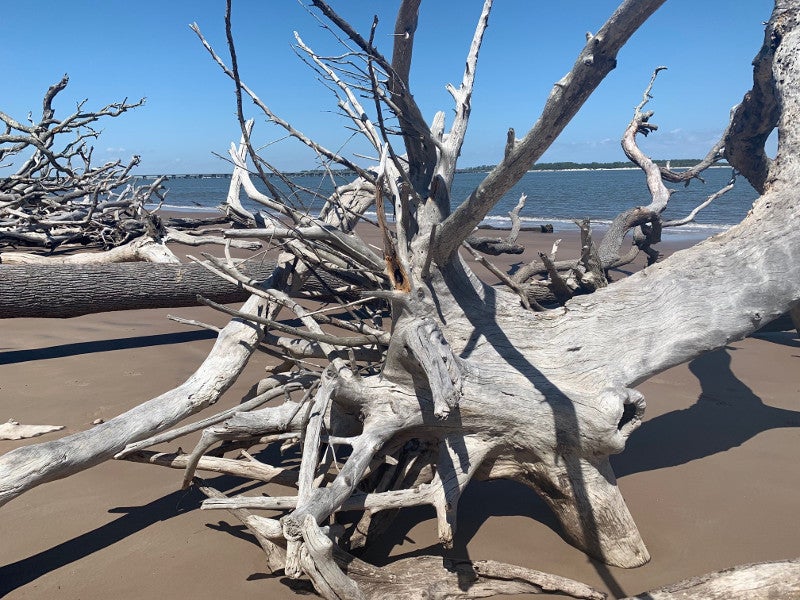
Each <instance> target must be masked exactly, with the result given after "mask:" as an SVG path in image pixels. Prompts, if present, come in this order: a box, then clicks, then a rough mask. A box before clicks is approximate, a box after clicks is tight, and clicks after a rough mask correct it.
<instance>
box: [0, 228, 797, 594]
mask: <svg viewBox="0 0 800 600" xmlns="http://www.w3.org/2000/svg"><path fill="white" fill-rule="evenodd" d="M486 233H487V234H490V232H486ZM556 237H563V238H564V242H563V243H562V245H561V248H560V250H559V255H560V257H568V256H571V255H574V254H575V253H576V252H577V250H576V249H577V236H575V235H574V234H569V235H562V234H560V233H559V234H556V235H553V234H539V233H532V232H524V233H523V234H522V237H521V241H522V243H524V244H525V245H526V252H525V254H524V255H523V256H522V257H521V258H520V257H504V258H503V259H502V260H501V259H498V261H497V262H498V264H511V263H514V262H516V261H525V262H527V261H529V260H532V259H533V258H534V257H535V256H536V252H537V251H538V250H545V251H549V249H550V246H551V245H552V242H553V240H554V239H555V238H556ZM683 243H685V241H684V242H681V243H678V244H675V243H671V244H670V243H667V244H666V245H662V250H664V249H665V247H666V250H668V251H672V250H674V249H676V247H678V246H680V245H681V244H683ZM192 252H194V253H196V252H197V250H196V249H194V250H192ZM477 270H478V269H476V271H477ZM487 281H490V282H492V283H494V280H493V279H491V278H490V277H488V276H487ZM170 313H172V314H177V315H181V316H184V317H187V318H193V319H198V320H201V321H206V322H212V323H216V324H218V325H223V324H224V323H225V322H226V319H225V317H224V316H223V315H221V314H219V313H216V312H214V311H212V310H211V309H208V308H205V307H198V308H178V309H152V310H134V311H125V312H116V313H113V312H112V313H102V314H95V315H86V316H83V317H76V318H72V319H65V320H51V319H12V320H6V321H3V322H2V332H3V333H2V336H0V420H3V421H5V420H7V419H9V418H12V417H13V418H14V419H16V420H17V421H20V422H23V423H30V424H59V425H65V426H66V429H65V430H64V431H62V432H58V433H55V434H50V435H47V436H44V437H40V438H36V439H32V440H25V441H18V442H13V441H0V453H4V452H7V451H9V450H11V449H13V448H15V447H17V446H20V445H26V444H32V443H37V442H40V441H46V440H50V439H56V438H57V437H59V436H61V435H67V434H70V433H74V432H77V431H80V430H83V429H86V428H89V427H91V423H92V421H94V420H95V419H109V418H111V417H113V416H115V415H117V414H119V413H121V412H123V411H125V410H126V409H128V408H131V407H133V406H135V405H136V404H138V403H141V402H143V401H145V400H148V399H150V398H152V397H154V396H157V395H158V394H160V393H162V392H164V391H166V390H168V389H170V388H172V387H174V386H176V385H178V384H180V383H181V382H183V381H184V380H185V379H186V378H187V377H188V376H189V375H190V374H191V373H192V372H193V371H194V369H196V368H197V366H198V365H199V364H200V362H201V361H202V359H203V358H204V357H205V356H206V354H207V352H208V350H209V349H210V348H211V345H212V343H213V337H212V335H211V334H209V333H207V332H204V331H197V330H195V329H192V328H188V327H186V326H183V325H179V324H178V323H175V322H173V321H169V320H167V319H166V315H167V314H170ZM654 343H658V342H657V339H655V340H654ZM267 360H268V358H265V357H263V356H262V355H256V356H255V357H254V358H253V359H252V360H251V362H250V364H249V365H248V367H247V369H246V371H245V372H244V374H243V375H242V376H241V377H240V378H239V382H238V383H237V384H236V385H235V386H234V387H233V388H232V389H231V390H229V391H228V392H227V393H226V394H225V396H224V398H223V399H222V400H221V402H220V404H218V405H217V408H219V407H227V406H233V405H235V404H236V403H238V401H239V400H240V398H241V397H242V396H244V395H245V394H247V393H248V391H249V389H250V386H252V385H253V384H254V383H256V382H257V381H258V380H259V379H260V378H261V377H262V376H263V373H264V365H265V364H266V362H265V361H267ZM799 360H800V342H799V341H798V338H797V336H796V335H795V334H794V332H784V333H769V334H759V335H757V336H756V337H751V338H748V339H746V340H743V341H741V342H736V343H733V344H731V345H730V346H729V347H728V348H725V349H722V350H717V351H715V352H712V353H709V354H707V355H705V356H702V357H700V358H698V359H695V360H694V361H692V362H690V363H689V364H686V365H681V366H679V367H675V368H673V369H670V370H669V371H666V372H664V373H661V374H659V375H658V376H656V377H654V378H652V379H651V380H649V381H647V382H645V383H644V384H642V385H641V386H640V389H641V391H642V392H643V393H644V394H645V396H646V398H647V404H648V408H647V414H646V419H645V423H644V424H643V425H642V426H641V427H640V428H639V430H638V431H636V432H635V433H634V434H633V436H632V437H631V439H630V441H629V444H628V448H627V449H626V451H625V452H624V453H623V454H621V455H619V456H617V457H614V461H613V462H614V467H615V470H616V473H617V475H618V477H619V486H620V488H621V490H622V492H623V494H624V496H625V499H626V500H627V503H628V506H629V508H630V510H631V513H632V514H633V516H634V519H635V520H636V522H637V524H638V526H639V529H640V531H641V533H642V535H643V537H644V540H645V542H646V544H647V546H648V548H649V550H650V553H651V555H652V560H651V562H650V563H649V564H648V565H646V566H644V567H641V568H638V569H631V570H624V569H617V568H613V567H606V566H603V565H601V564H599V563H596V562H594V561H592V560H590V559H588V558H587V557H586V556H585V555H584V554H582V553H581V552H579V551H578V550H575V549H574V548H572V547H571V546H569V545H568V544H567V543H566V542H564V541H563V539H561V537H560V536H559V533H558V528H557V525H556V523H555V520H554V518H553V517H552V515H551V514H550V513H549V511H548V509H547V508H546V506H545V505H544V504H543V503H542V502H541V501H540V500H539V499H538V497H537V496H536V495H535V494H534V493H533V492H531V491H529V490H527V489H525V488H523V487H521V486H519V485H516V484H512V483H509V482H491V483H475V484H472V485H471V486H470V487H469V489H468V491H467V493H466V494H465V496H464V497H463V499H462V500H461V503H460V520H459V529H458V533H457V537H456V542H455V548H454V549H453V550H452V552H451V554H452V555H454V556H469V557H470V558H472V559H484V558H491V559H494V560H498V561H506V562H511V563H515V564H519V565H523V566H527V567H531V568H535V569H539V570H542V571H548V572H552V573H556V574H559V575H563V576H567V577H572V578H575V579H578V580H581V581H583V582H585V583H588V584H590V585H593V586H595V587H597V588H598V589H601V590H603V591H606V592H609V593H610V595H611V597H614V596H622V595H629V594H636V593H640V592H643V591H645V590H647V589H651V588H654V587H659V586H662V585H665V584H667V583H671V582H675V581H677V580H680V579H684V578H687V577H691V576H695V575H700V574H702V573H705V572H708V571H713V570H717V569H721V568H725V567H729V566H732V565H735V564H741V563H749V562H756V561H765V560H773V559H779V558H789V557H796V556H800V535H799V534H800V526H798V521H797V506H798V492H800V468H798V461H797V458H796V454H797V452H796V450H797V448H798V447H800V412H798V410H799V409H800V407H799V406H798V391H800V380H798V376H797V373H798V364H799V363H798V361H799ZM193 441H194V438H192V439H189V440H185V441H182V442H181V443H182V444H183V446H184V448H188V447H190V446H191V444H192V443H193ZM172 448H173V449H174V448H175V445H173V446H172ZM180 478H181V473H180V472H179V471H174V470H170V469H165V468H161V467H155V466H150V465H141V464H133V463H128V462H115V461H111V462H108V463H104V464H102V465H100V466H98V467H95V468H93V469H90V470H88V471H84V472H82V473H80V474H77V475H74V476H72V477H70V478H67V479H64V480H60V481H56V482H52V483H49V484H45V485H42V486H39V487H38V488H35V489H33V490H31V491H29V492H27V493H26V494H24V495H22V496H21V497H19V498H17V499H16V500H13V501H12V502H10V503H9V504H7V505H6V506H4V507H2V508H0V540H2V542H0V596H3V595H6V597H7V598H10V599H22V598H30V599H44V598H65V599H72V598H81V599H83V600H93V599H98V600H99V599H106V598H116V599H118V600H133V599H140V598H147V597H153V598H155V597H162V598H190V597H191V598H195V599H197V600H205V599H212V598H237V599H241V600H246V599H249V598H253V599H255V598H259V599H263V598H275V599H282V598H294V597H299V596H296V595H295V594H294V593H293V592H292V590H291V589H290V587H287V585H286V580H285V578H284V577H282V576H277V577H273V576H267V575H265V569H264V564H263V560H262V554H261V551H260V549H259V548H258V547H257V546H256V545H255V544H254V542H253V540H252V539H251V538H250V537H249V536H248V535H247V533H246V531H243V528H242V526H241V525H240V524H239V522H238V521H236V520H235V519H234V518H233V517H231V516H229V514H228V513H226V512H212V511H202V512H201V511H200V510H198V509H197V507H198V505H199V502H200V500H201V499H202V498H201V494H200V493H199V492H197V491H196V490H191V489H190V490H187V491H182V490H180V489H179V487H180ZM207 480H208V481H209V482H210V483H212V484H213V485H215V486H217V487H219V488H220V489H222V490H226V489H233V488H234V486H235V485H237V484H238V482H236V481H234V480H233V479H230V478H223V477H215V476H213V475H210V476H207ZM435 538H436V527H435V521H434V520H433V514H432V511H431V510H423V509H420V510H409V511H407V512H405V513H403V515H402V516H401V517H400V518H399V519H398V520H397V521H396V522H395V524H394V526H393V528H392V529H391V530H390V531H389V532H388V533H387V534H386V535H385V536H383V538H382V540H381V542H380V544H378V546H376V547H375V548H373V549H372V550H371V551H370V557H372V558H373V559H374V560H375V561H379V560H380V557H381V556H386V555H387V554H391V555H392V556H405V555H413V554H420V553H433V554H440V553H441V552H442V551H441V550H440V549H439V548H438V546H436V544H435ZM531 597H533V596H531ZM535 597H536V598H545V597H548V596H535Z"/></svg>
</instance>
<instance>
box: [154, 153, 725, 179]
mask: <svg viewBox="0 0 800 600" xmlns="http://www.w3.org/2000/svg"><path fill="white" fill-rule="evenodd" d="M655 162H656V164H657V165H659V166H662V167H664V166H666V164H667V162H669V164H670V167H672V168H679V169H680V168H685V167H693V166H694V165H696V164H697V163H699V162H700V159H699V158H677V159H671V160H669V161H667V160H656V161H655ZM717 164H718V165H720V166H725V165H727V163H725V162H721V163H717ZM494 167H495V165H478V166H477V167H466V168H463V169H457V170H456V172H457V173H481V172H485V171H491V170H492V169H494ZM635 167H636V165H634V164H633V163H632V162H630V161H627V160H618V161H615V162H588V163H577V162H549V163H536V164H535V165H533V166H532V167H531V168H530V169H529V170H530V171H566V170H575V169H631V168H635ZM330 173H333V174H334V175H335V176H336V177H355V175H356V173H355V172H354V171H350V170H347V169H333V170H331V171H326V170H324V169H308V170H306V171H295V172H285V173H282V175H284V176H287V177H298V176H312V177H319V176H322V175H328V174H330ZM140 177H144V178H148V177H149V178H155V177H156V176H155V175H141V176H140ZM230 177H231V174H230V173H197V174H184V175H167V178H169V179H226V178H230Z"/></svg>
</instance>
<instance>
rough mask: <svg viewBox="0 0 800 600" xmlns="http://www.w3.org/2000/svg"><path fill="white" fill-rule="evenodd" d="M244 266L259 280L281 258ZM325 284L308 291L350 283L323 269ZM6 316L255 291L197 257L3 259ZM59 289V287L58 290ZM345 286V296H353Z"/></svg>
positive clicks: (1, 302)
mask: <svg viewBox="0 0 800 600" xmlns="http://www.w3.org/2000/svg"><path fill="white" fill-rule="evenodd" d="M239 268H240V270H241V271H242V272H243V273H244V274H246V275H247V276H248V277H251V278H253V279H256V280H265V279H267V278H268V277H269V276H270V275H271V274H272V272H273V271H274V270H275V262H274V261H272V260H270V261H260V260H258V261H247V262H244V263H240V265H239ZM321 277H322V278H323V281H324V284H322V283H320V282H319V281H318V280H316V279H312V280H310V281H309V283H308V285H307V286H306V288H305V290H303V293H305V294H307V295H309V296H315V297H318V298H320V299H333V298H334V297H335V294H333V293H332V290H334V289H342V288H344V287H346V286H347V284H346V283H345V282H343V281H341V280H340V279H337V278H335V277H332V276H330V275H328V274H322V275H321ZM0 278H2V280H3V281H4V282H6V284H5V285H3V286H0V319H13V318H19V317H43V318H68V317H77V316H80V315H86V314H92V313H98V312H109V311H116V310H131V309H140V308H174V307H181V306H198V305H199V302H198V300H197V296H198V295H200V296H203V297H205V298H208V299H209V300H213V301H215V302H218V303H230V302H244V301H245V300H247V298H249V297H250V293H249V292H248V291H246V290H245V289H244V288H243V287H242V286H241V285H236V284H235V283H231V282H229V281H225V280H224V279H222V278H220V277H218V276H217V275H215V274H213V273H211V272H210V271H208V269H206V268H204V267H203V266H202V265H200V264H197V263H189V264H154V263H143V262H134V263H118V264H73V265H41V264H32V265H24V266H21V265H20V266H6V265H0ZM53 290H58V293H57V294H54V293H53ZM351 295H352V294H351V293H346V292H343V293H342V296H343V297H348V296H351Z"/></svg>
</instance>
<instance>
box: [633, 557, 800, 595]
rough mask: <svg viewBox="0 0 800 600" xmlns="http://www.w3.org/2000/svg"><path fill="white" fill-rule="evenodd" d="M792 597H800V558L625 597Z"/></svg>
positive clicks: (692, 580) (694, 579)
mask: <svg viewBox="0 0 800 600" xmlns="http://www.w3.org/2000/svg"><path fill="white" fill-rule="evenodd" d="M695 598H696V599H697V600H733V599H735V600H774V599H778V598H780V599H782V600H790V599H792V598H800V559H797V558H796V559H794V560H779V561H774V562H764V563H755V564H751V565H741V566H738V567H733V568H730V569H725V570H724V571H717V572H716V573H709V574H708V575H702V576H700V577H693V578H691V579H687V580H685V581H680V582H678V583H675V584H672V585H668V586H666V587H663V588H659V589H657V590H652V591H649V592H646V593H644V594H640V595H638V596H634V597H632V598H627V599H625V600H694V599H695Z"/></svg>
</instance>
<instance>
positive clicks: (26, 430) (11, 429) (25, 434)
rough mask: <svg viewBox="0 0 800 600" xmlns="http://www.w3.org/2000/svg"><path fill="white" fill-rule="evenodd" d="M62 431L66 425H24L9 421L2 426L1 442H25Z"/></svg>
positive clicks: (0, 429) (0, 428)
mask: <svg viewBox="0 0 800 600" xmlns="http://www.w3.org/2000/svg"><path fill="white" fill-rule="evenodd" d="M62 429H64V425H23V424H22V423H20V422H19V421H15V420H14V419H9V420H8V421H7V422H5V423H3V424H0V440H25V439H28V438H32V437H37V436H40V435H44V434H46V433H52V432H54V431H61V430H62Z"/></svg>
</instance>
